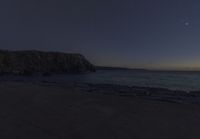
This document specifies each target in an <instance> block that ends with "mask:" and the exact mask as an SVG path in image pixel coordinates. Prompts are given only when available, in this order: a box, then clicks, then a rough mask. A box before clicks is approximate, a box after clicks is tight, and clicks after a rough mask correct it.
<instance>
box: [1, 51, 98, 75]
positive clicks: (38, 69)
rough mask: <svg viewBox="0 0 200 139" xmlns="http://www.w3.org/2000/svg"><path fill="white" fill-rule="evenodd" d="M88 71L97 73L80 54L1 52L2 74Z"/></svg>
mask: <svg viewBox="0 0 200 139" xmlns="http://www.w3.org/2000/svg"><path fill="white" fill-rule="evenodd" d="M88 71H95V67H94V66H93V65H92V64H91V63H90V62H89V61H88V60H86V59H85V57H84V56H82V55H80V54H67V53H60V52H42V51H7V50H0V73H6V74H18V75H21V74H22V75H24V74H33V73H43V74H46V73H49V74H51V73H71V72H88Z"/></svg>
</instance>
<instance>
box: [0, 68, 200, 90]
mask: <svg viewBox="0 0 200 139" xmlns="http://www.w3.org/2000/svg"><path fill="white" fill-rule="evenodd" d="M0 80H1V81H5V80H17V81H20V80H21V81H48V82H57V83H60V84H63V85H64V84H68V83H92V84H117V85H126V86H141V87H159V88H168V89H172V90H183V91H193V90H200V72H163V71H162V72H161V71H143V70H141V71H140V70H121V69H120V70H98V71H97V72H94V73H86V74H59V75H52V76H47V77H45V76H30V77H29V76H23V77H21V76H11V75H10V76H8V75H6V76H1V77H0Z"/></svg>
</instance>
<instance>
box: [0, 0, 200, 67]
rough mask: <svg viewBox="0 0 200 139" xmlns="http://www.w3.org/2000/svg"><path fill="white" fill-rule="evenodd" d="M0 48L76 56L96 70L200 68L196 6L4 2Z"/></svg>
mask: <svg viewBox="0 0 200 139" xmlns="http://www.w3.org/2000/svg"><path fill="white" fill-rule="evenodd" d="M0 49H9V50H33V49H34V50H45V51H61V52H66V53H81V54H83V55H84V56H85V57H86V58H87V59H89V60H90V61H91V62H92V63H93V64H95V65H101V66H117V67H128V68H147V69H184V70H190V69H200V54H199V53H200V1H199V0H4V1H0Z"/></svg>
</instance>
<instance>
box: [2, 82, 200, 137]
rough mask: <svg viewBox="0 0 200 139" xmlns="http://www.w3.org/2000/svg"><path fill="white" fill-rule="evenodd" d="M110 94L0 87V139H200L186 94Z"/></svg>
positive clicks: (195, 107) (199, 121) (199, 112)
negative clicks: (178, 96) (162, 95)
mask: <svg viewBox="0 0 200 139" xmlns="http://www.w3.org/2000/svg"><path fill="white" fill-rule="evenodd" d="M112 88H113V87H112V86H111V87H105V85H102V86H101V85H99V86H93V87H90V86H88V85H79V86H68V87H58V86H54V85H53V84H48V83H43V84H42V85H41V84H40V85H39V84H32V83H22V82H21V83H16V82H2V83H0V110H1V111H0V139H199V138H200V132H199V129H200V105H199V104H198V102H196V101H195V103H194V102H193V101H188V100H185V99H180V98H182V96H184V97H185V94H181V95H180V98H177V96H173V95H172V94H170V93H166V94H167V95H165V96H164V97H161V95H160V94H159V93H157V94H152V93H151V92H143V93H142V90H141V89H139V90H138V91H140V93H138V94H137V93H135V94H129V93H128V92H127V91H128V90H129V89H130V88H123V87H119V88H117V87H114V88H113V89H112ZM116 89H117V90H118V91H119V92H116V91H115V90H116ZM136 91H137V90H136ZM180 93H181V92H180ZM140 94H141V95H140ZM186 95H187V94H186ZM169 97H172V99H171V98H169ZM174 98H177V99H174Z"/></svg>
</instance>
